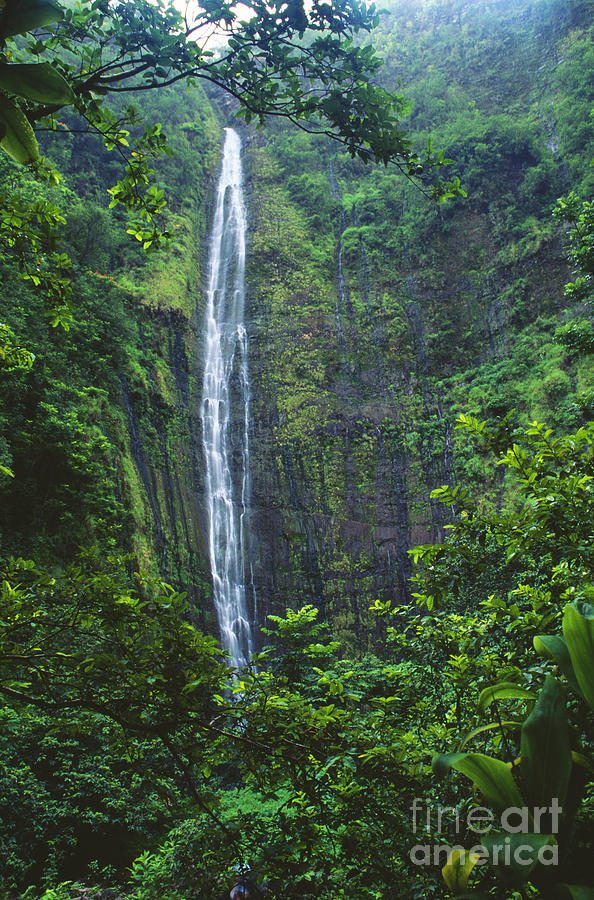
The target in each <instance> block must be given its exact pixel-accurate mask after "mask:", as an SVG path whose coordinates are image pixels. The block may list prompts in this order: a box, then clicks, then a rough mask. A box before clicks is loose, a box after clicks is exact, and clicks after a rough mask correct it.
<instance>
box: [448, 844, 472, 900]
mask: <svg viewBox="0 0 594 900" xmlns="http://www.w3.org/2000/svg"><path fill="white" fill-rule="evenodd" d="M480 858H481V857H480V855H479V854H477V853H473V852H472V851H470V850H457V849H454V850H452V852H451V853H450V855H449V858H448V861H447V863H446V864H445V866H444V867H443V869H442V870H441V874H442V875H443V880H444V881H445V883H446V884H447V886H448V887H449V889H450V890H451V891H455V892H456V893H459V892H460V891H463V890H464V888H465V887H466V886H467V884H468V879H469V878H470V874H471V872H472V870H473V869H474V867H475V865H476V864H477V862H478V861H479V860H480Z"/></svg>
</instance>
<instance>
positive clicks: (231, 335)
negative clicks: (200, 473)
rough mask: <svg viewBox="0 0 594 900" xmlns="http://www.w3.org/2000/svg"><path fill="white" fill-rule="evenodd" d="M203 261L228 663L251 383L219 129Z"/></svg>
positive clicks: (209, 467) (236, 628)
mask: <svg viewBox="0 0 594 900" xmlns="http://www.w3.org/2000/svg"><path fill="white" fill-rule="evenodd" d="M225 132H226V137H225V145H224V148H223V166H222V171H221V176H220V178H219V183H218V187H217V197H216V206H215V213H214V220H213V225H212V236H211V242H210V256H209V263H208V287H207V302H206V312H205V334H206V337H205V362H204V383H203V388H202V407H201V414H202V434H203V448H204V457H205V461H206V492H205V493H206V503H207V507H208V524H209V553H210V565H211V571H212V580H213V589H214V604H215V610H216V614H217V619H218V623H219V629H220V633H221V643H222V645H223V648H224V649H225V650H227V651H228V652H229V654H230V656H231V664H232V665H233V666H234V667H235V668H239V667H241V666H242V665H244V664H245V663H246V662H247V661H248V659H249V657H250V655H251V653H252V650H253V647H252V631H251V626H250V620H249V614H248V608H247V597H246V584H245V581H246V579H245V574H244V573H245V571H246V568H247V563H248V554H249V546H248V534H247V513H248V506H249V499H250V498H249V495H250V479H249V440H248V436H249V413H250V381H249V372H248V339H247V332H246V328H245V325H244V322H243V319H244V307H245V234H246V216H245V207H244V201H243V186H242V171H241V142H240V140H239V135H238V134H237V132H235V131H233V129H231V128H226V129H225Z"/></svg>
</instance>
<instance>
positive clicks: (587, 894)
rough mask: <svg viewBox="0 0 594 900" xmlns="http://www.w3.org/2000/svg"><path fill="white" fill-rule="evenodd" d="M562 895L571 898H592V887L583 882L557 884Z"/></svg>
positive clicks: (593, 891) (593, 895)
mask: <svg viewBox="0 0 594 900" xmlns="http://www.w3.org/2000/svg"><path fill="white" fill-rule="evenodd" d="M556 887H557V888H559V891H560V892H561V895H562V896H565V897H568V898H571V900H594V888H593V887H587V886H586V885H584V884H558V885H556Z"/></svg>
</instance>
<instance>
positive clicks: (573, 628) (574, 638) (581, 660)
mask: <svg viewBox="0 0 594 900" xmlns="http://www.w3.org/2000/svg"><path fill="white" fill-rule="evenodd" d="M563 636H564V638H565V640H566V642H567V649H568V650H569V656H570V657H571V662H572V665H573V670H574V672H575V677H576V679H577V682H578V684H579V686H580V690H581V692H582V694H583V696H584V697H585V699H586V701H587V703H588V704H589V705H590V706H591V707H592V709H594V607H592V606H590V604H588V603H582V604H581V608H580V606H578V604H577V603H568V604H567V606H566V607H565V611H564V613H563Z"/></svg>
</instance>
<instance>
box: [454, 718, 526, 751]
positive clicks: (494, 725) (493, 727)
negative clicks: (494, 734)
mask: <svg viewBox="0 0 594 900" xmlns="http://www.w3.org/2000/svg"><path fill="white" fill-rule="evenodd" d="M521 724H522V723H521V722H514V721H512V720H511V719H508V720H506V721H505V722H501V723H499V722H489V724H488V725H479V727H478V728H473V729H472V731H469V732H468V734H466V735H465V736H464V738H463V739H462V740H461V741H460V744H459V745H458V750H463V749H464V747H465V746H466V744H467V743H468V742H469V741H471V740H472V739H473V738H475V737H478V736H479V735H480V734H484V733H485V732H488V731H500V730H501V728H509V729H514V728H519V727H520V725H521Z"/></svg>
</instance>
